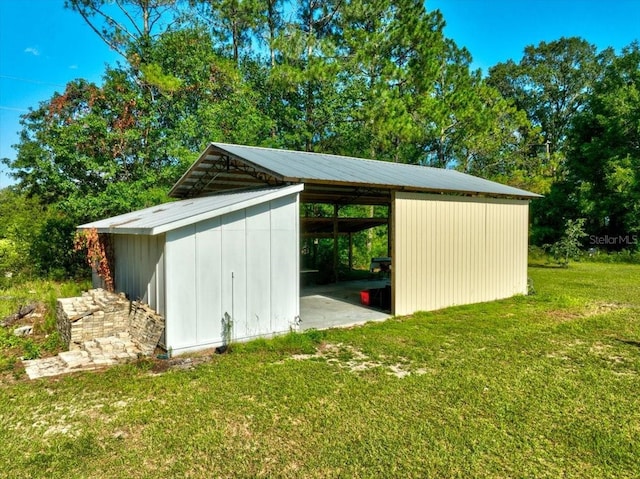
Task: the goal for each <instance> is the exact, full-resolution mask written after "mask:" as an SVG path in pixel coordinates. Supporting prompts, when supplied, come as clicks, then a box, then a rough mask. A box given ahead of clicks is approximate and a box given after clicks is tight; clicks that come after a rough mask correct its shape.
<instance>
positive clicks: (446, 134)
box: [0, 0, 640, 274]
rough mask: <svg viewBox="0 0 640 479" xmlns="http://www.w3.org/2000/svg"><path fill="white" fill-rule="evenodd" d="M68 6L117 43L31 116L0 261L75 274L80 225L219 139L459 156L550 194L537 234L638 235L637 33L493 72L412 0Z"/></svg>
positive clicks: (553, 45) (168, 175)
mask: <svg viewBox="0 0 640 479" xmlns="http://www.w3.org/2000/svg"><path fill="white" fill-rule="evenodd" d="M65 6H66V8H69V9H71V10H73V11H74V12H76V13H77V14H78V15H80V16H82V17H83V18H84V20H85V21H86V22H87V23H88V24H89V25H90V27H91V28H92V29H93V30H94V32H95V33H96V34H97V35H99V36H100V37H101V38H102V39H103V40H104V41H105V42H106V43H107V44H108V45H109V46H110V47H111V48H112V49H114V50H115V51H117V52H118V53H119V54H120V56H121V60H120V61H119V62H118V64H117V65H115V66H109V67H106V69H105V72H104V76H103V83H102V84H101V85H96V84H93V83H90V82H87V81H86V80H83V79H77V80H74V81H72V82H70V83H69V84H68V85H67V86H66V88H65V90H64V91H62V92H59V93H56V94H54V95H53V97H52V98H50V99H49V100H47V101H44V102H42V103H40V104H39V105H37V106H35V107H33V108H32V109H30V111H29V112H28V113H26V114H25V115H24V116H23V117H22V120H21V127H22V130H21V132H20V138H19V143H18V145H17V156H16V158H15V159H14V160H9V159H4V160H3V162H4V163H5V164H6V165H7V166H8V167H9V169H10V172H11V174H12V175H13V176H14V178H15V179H16V185H15V186H13V187H10V188H6V189H5V190H3V191H1V192H0V195H2V197H3V198H2V207H0V212H1V213H2V216H3V218H5V221H3V222H2V223H3V225H2V226H0V238H1V239H0V269H1V268H2V265H3V264H4V263H7V262H9V263H11V261H9V260H8V259H7V258H9V257H11V258H13V260H12V261H14V262H15V261H18V262H19V261H23V262H24V263H28V264H30V265H32V267H33V268H35V269H37V270H40V271H41V272H51V271H58V272H60V274H68V273H69V272H70V271H71V270H72V269H73V265H74V264H76V263H77V258H75V257H74V256H73V253H72V252H71V248H70V243H69V242H70V235H71V233H72V231H73V229H74V227H75V225H76V224H79V223H81V222H85V221H90V220H94V219H97V218H101V217H106V216H111V215H115V214H120V213H123V212H126V211H131V210H134V209H137V208H141V207H145V206H151V205H153V204H157V203H159V202H162V201H166V200H167V197H166V193H167V191H168V189H169V187H170V186H171V185H172V184H173V183H174V182H175V181H176V180H177V179H178V178H179V177H180V175H181V174H182V173H183V172H184V171H185V170H186V168H187V167H188V166H189V165H190V164H191V163H192V162H193V160H194V159H195V158H196V157H197V155H198V153H199V152H201V151H202V150H203V149H204V147H205V146H206V144H208V143H209V142H211V141H224V142H229V143H241V144H247V145H258V146H269V147H276V148H288V149H294V150H305V151H319V152H326V153H335V154H340V155H349V156H358V157H365V158H373V159H376V160H382V161H395V162H404V163H414V164H420V165H428V166H436V167H441V168H454V169H457V170H460V171H464V172H467V173H470V174H473V175H477V176H481V177H484V178H488V179H491V180H496V181H500V182H503V183H507V184H510V185H513V186H517V187H520V188H524V189H528V190H531V191H534V192H537V193H541V194H543V195H545V197H544V199H542V200H536V201H534V202H533V203H532V237H531V242H532V243H533V244H540V245H541V244H545V243H551V242H553V241H556V240H557V239H558V238H559V237H560V236H561V235H562V233H563V229H564V225H565V223H566V222H567V221H568V220H576V219H578V218H584V220H585V222H584V224H585V230H586V231H587V232H588V233H590V235H597V236H598V237H602V236H606V235H609V236H614V235H616V236H617V235H622V234H625V235H635V234H637V233H639V232H640V173H639V172H640V87H639V85H640V47H639V45H638V43H637V42H635V43H632V44H631V45H629V46H628V47H626V48H624V49H623V50H622V51H621V52H619V53H616V52H615V51H614V50H613V49H611V48H609V49H605V50H603V51H597V48H596V47H595V46H594V45H591V44H590V43H588V42H587V41H586V40H584V39H580V38H560V39H558V40H556V41H553V42H541V43H540V44H538V45H532V46H528V47H527V48H526V49H525V51H524V52H523V56H522V58H521V59H520V60H519V61H517V62H516V61H515V60H510V61H508V62H506V63H501V64H498V65H495V66H494V67H492V68H490V69H489V71H488V73H487V75H486V76H483V75H482V72H480V71H478V70H474V69H472V67H471V64H472V57H471V54H470V53H469V52H468V51H467V50H466V49H465V48H460V47H459V46H457V45H456V43H455V41H453V40H452V39H450V38H447V37H446V36H445V35H444V33H443V29H444V26H445V19H444V18H443V16H442V14H441V13H440V12H439V11H438V10H433V11H429V10H427V8H426V7H425V5H424V3H423V2H422V1H419V0H393V1H391V0H323V1H320V0H287V1H285V0H126V1H125V0H120V1H118V2H110V1H107V0H66V3H65ZM27 213H30V217H31V218H33V220H32V224H30V225H28V233H26V232H24V230H23V228H24V227H25V226H27V225H24V224H23V223H24V220H23V217H24V215H25V214H27ZM35 213H37V214H35ZM618 246H625V245H618ZM626 246H627V247H634V246H635V247H636V248H637V247H638V246H637V244H636V245H626ZM67 247H68V248H67ZM18 250H19V251H20V253H19V254H17V253H16V252H17V251H18ZM3 251H4V253H3ZM3 258H4V259H3ZM16 258H20V260H16ZM23 266H25V265H23ZM5 269H6V266H5ZM13 269H16V268H15V266H14V267H13Z"/></svg>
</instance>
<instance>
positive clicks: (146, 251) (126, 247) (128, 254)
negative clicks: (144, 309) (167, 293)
mask: <svg viewBox="0 0 640 479" xmlns="http://www.w3.org/2000/svg"><path fill="white" fill-rule="evenodd" d="M112 239H113V247H114V254H115V274H114V283H115V288H116V290H117V291H121V292H124V293H125V294H126V295H127V296H128V297H129V299H131V300H140V301H143V302H145V303H147V304H148V305H149V306H151V307H152V308H153V309H155V310H156V311H158V312H159V313H160V314H162V315H164V314H165V308H164V307H165V303H164V240H165V237H164V234H161V235H157V236H142V235H112Z"/></svg>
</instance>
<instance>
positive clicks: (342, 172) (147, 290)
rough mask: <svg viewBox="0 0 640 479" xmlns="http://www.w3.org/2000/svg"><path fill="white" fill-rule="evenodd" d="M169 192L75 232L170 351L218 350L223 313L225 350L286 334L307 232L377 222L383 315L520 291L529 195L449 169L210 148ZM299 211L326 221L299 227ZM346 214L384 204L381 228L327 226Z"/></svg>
mask: <svg viewBox="0 0 640 479" xmlns="http://www.w3.org/2000/svg"><path fill="white" fill-rule="evenodd" d="M170 195H171V196H173V197H175V198H179V199H181V201H176V202H174V203H168V204H164V205H160V206H157V207H154V208H148V209H145V210H141V211H137V212H133V213H128V214H125V215H122V216H118V217H115V218H110V219H107V220H102V221H97V222H94V223H89V224H86V225H82V226H80V228H97V230H98V231H99V232H101V233H111V234H112V238H113V243H114V253H115V254H114V255H115V274H114V277H115V286H116V289H117V290H118V291H122V292H125V293H126V294H127V295H128V296H129V297H130V298H131V299H138V298H139V299H142V300H143V301H145V302H147V303H148V304H149V305H150V306H151V307H153V308H154V309H156V310H157V311H158V312H159V313H161V314H162V315H163V316H164V317H165V320H166V334H165V338H164V339H165V340H164V345H165V346H166V347H167V348H168V349H169V348H170V349H171V350H172V351H173V352H184V351H188V350H194V349H201V348H206V347H213V346H217V345H221V344H223V318H225V315H226V316H227V317H230V318H231V319H232V321H233V331H232V339H233V340H234V341H244V340H248V339H251V338H255V337H258V336H270V335H274V334H279V333H283V332H286V331H288V330H289V329H290V328H291V327H293V326H295V324H296V323H297V320H298V319H299V314H300V306H299V305H300V296H299V294H300V286H299V285H300V238H301V237H303V236H304V235H308V234H312V232H311V230H313V234H320V233H318V232H321V234H323V235H326V236H324V237H333V239H334V245H337V243H338V242H337V238H338V235H340V234H350V233H351V232H352V231H357V230H358V229H364V228H369V227H372V226H375V225H379V224H380V222H381V221H382V223H383V224H387V225H388V239H389V251H388V253H389V255H388V256H389V257H390V259H391V262H392V267H391V285H390V287H391V298H390V299H391V313H392V314H396V315H401V314H410V313H413V312H415V311H418V310H433V309H438V308H443V307H447V306H452V305H459V304H469V303H476V302H481V301H490V300H494V299H499V298H506V297H509V296H513V295H515V294H526V292H527V246H528V214H529V201H530V200H531V199H533V198H536V197H538V196H539V195H536V194H534V193H530V192H528V191H524V190H521V189H518V188H513V187H510V186H506V185H502V184H499V183H495V182H492V181H488V180H484V179H481V178H477V177H474V176H470V175H466V174H463V173H460V172H457V171H452V170H443V169H438V168H429V167H423V166H416V165H407V164H399V163H388V162H382V161H373V160H365V159H359V158H350V157H343V156H337V155H327V154H319V153H307V152H298V151H288V150H277V149H271V148H257V147H248V146H243V145H230V144H224V143H211V144H210V145H209V147H208V148H207V149H206V150H205V151H204V152H203V153H202V155H201V156H200V158H199V159H198V160H197V161H196V162H195V163H194V164H193V165H192V166H191V168H190V169H189V170H188V171H187V172H186V173H185V174H184V175H183V177H182V178H181V179H180V180H179V181H178V182H177V183H176V184H175V186H174V187H173V189H172V190H171V192H170ZM300 203H323V204H331V205H334V212H335V213H334V216H333V218H327V217H324V218H307V217H302V218H301V217H300ZM347 204H359V205H384V206H386V207H387V208H388V209H387V211H388V212H389V214H388V218H386V219H385V218H343V217H339V214H338V211H339V209H340V208H341V207H342V206H343V205H347ZM336 248H337V246H334V271H337V269H336V265H337V257H338V253H337V250H336ZM302 319H303V320H304V318H302Z"/></svg>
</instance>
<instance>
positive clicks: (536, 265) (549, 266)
mask: <svg viewBox="0 0 640 479" xmlns="http://www.w3.org/2000/svg"><path fill="white" fill-rule="evenodd" d="M528 266H529V268H545V269H567V268H568V266H566V265H562V264H540V263H529V264H528Z"/></svg>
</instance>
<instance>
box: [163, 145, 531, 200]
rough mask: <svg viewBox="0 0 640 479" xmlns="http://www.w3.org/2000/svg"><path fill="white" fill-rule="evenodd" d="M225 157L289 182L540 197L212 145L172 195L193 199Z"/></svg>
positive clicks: (314, 157) (382, 165) (453, 176)
mask: <svg viewBox="0 0 640 479" xmlns="http://www.w3.org/2000/svg"><path fill="white" fill-rule="evenodd" d="M223 156H230V157H232V158H234V159H236V160H241V161H243V162H245V163H246V164H247V165H248V166H250V167H252V168H254V169H255V170H256V171H259V172H261V173H262V174H266V175H270V176H271V177H273V178H274V179H276V180H278V181H281V182H288V183H307V184H324V185H328V184H330V185H335V186H364V187H375V188H384V189H389V190H411V191H429V192H451V193H465V194H485V195H490V196H508V197H516V198H536V197H539V196H540V195H537V194H535V193H531V192H529V191H525V190H522V189H519V188H514V187H511V186H507V185H502V184H500V183H496V182H493V181H489V180H485V179H482V178H478V177H475V176H472V175H468V174H465V173H461V172H458V171H454V170H446V169H441V168H432V167H426V166H418V165H407V164H402V163H391V162H386V161H375V160H367V159H361V158H353V157H346V156H338V155H329V154H323V153H309V152H301V151H291V150H279V149H273V148H261V147H253V146H243V145H232V144H227V143H211V144H210V146H209V148H207V150H206V151H205V152H204V153H203V154H202V155H201V156H200V158H199V159H198V160H197V161H196V162H195V163H194V165H193V166H192V167H191V168H190V169H189V171H187V173H185V175H184V176H183V177H182V178H181V179H180V180H179V181H178V182H177V183H176V185H175V186H174V187H173V189H172V190H171V193H170V194H171V195H172V196H178V197H185V196H188V195H189V190H190V189H191V188H192V187H193V186H194V185H195V184H196V183H197V182H198V181H200V178H201V177H202V176H203V171H206V170H207V168H209V167H210V166H211V164H212V163H213V162H215V161H218V160H220V159H221V158H222V157H223ZM221 173H223V172H221ZM207 181H210V182H211V188H215V178H209V179H208V180H207ZM207 186H209V184H207ZM206 191H209V192H210V191H212V190H211V189H208V190H206Z"/></svg>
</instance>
